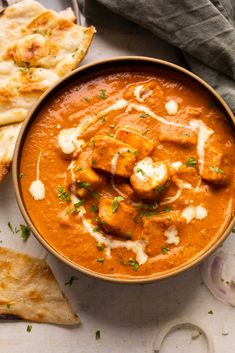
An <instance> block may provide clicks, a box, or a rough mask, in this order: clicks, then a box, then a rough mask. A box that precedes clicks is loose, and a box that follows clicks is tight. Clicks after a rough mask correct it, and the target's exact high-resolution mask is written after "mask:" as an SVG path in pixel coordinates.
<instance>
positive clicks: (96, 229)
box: [92, 226, 100, 232]
mask: <svg viewBox="0 0 235 353" xmlns="http://www.w3.org/2000/svg"><path fill="white" fill-rule="evenodd" d="M99 230H100V226H95V227H94V228H93V229H92V232H98V231H99Z"/></svg>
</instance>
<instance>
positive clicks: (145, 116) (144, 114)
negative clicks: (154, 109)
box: [139, 113, 148, 119]
mask: <svg viewBox="0 0 235 353" xmlns="http://www.w3.org/2000/svg"><path fill="white" fill-rule="evenodd" d="M139 117H140V118H143V119H145V118H147V117H148V114H146V113H142V114H140V116H139Z"/></svg>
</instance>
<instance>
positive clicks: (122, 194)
mask: <svg viewBox="0 0 235 353" xmlns="http://www.w3.org/2000/svg"><path fill="white" fill-rule="evenodd" d="M111 185H112V188H113V190H115V191H116V192H117V193H118V194H119V195H120V196H122V197H124V199H126V201H127V203H128V204H130V205H132V206H134V207H140V206H141V205H142V201H141V202H134V201H132V200H130V199H129V198H128V195H126V194H124V192H122V191H121V190H120V189H119V188H118V187H117V186H116V185H115V182H114V179H113V177H111Z"/></svg>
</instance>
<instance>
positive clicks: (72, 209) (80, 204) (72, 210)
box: [69, 199, 85, 214]
mask: <svg viewBox="0 0 235 353" xmlns="http://www.w3.org/2000/svg"><path fill="white" fill-rule="evenodd" d="M84 202H85V200H84V199H81V200H80V201H78V202H76V203H75V204H74V205H73V207H72V208H71V210H70V211H71V212H72V214H75V213H78V212H79V207H81V206H82V205H83V204H84ZM69 213H70V212H69Z"/></svg>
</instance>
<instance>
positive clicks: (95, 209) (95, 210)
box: [90, 205, 98, 213]
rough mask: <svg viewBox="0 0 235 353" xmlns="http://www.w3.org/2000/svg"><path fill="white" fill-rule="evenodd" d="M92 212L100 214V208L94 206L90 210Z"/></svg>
mask: <svg viewBox="0 0 235 353" xmlns="http://www.w3.org/2000/svg"><path fill="white" fill-rule="evenodd" d="M90 210H91V212H93V213H97V212H98V206H97V205H92V206H91V208H90Z"/></svg>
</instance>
